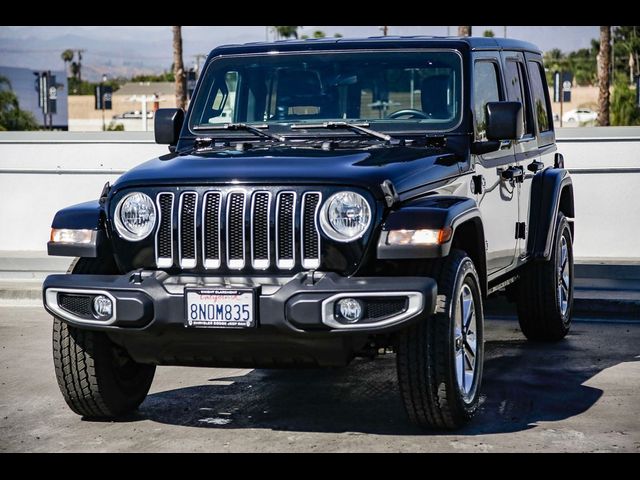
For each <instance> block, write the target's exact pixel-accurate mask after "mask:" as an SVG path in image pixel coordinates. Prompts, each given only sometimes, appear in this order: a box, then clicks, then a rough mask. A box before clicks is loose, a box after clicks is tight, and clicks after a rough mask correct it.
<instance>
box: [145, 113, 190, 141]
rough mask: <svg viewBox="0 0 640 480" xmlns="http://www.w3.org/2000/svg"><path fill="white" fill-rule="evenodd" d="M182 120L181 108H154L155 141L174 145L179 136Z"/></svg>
mask: <svg viewBox="0 0 640 480" xmlns="http://www.w3.org/2000/svg"><path fill="white" fill-rule="evenodd" d="M183 122H184V110H182V109H181V108H160V109H158V110H156V114H155V118H154V120H153V130H154V134H155V138H156V143H157V144H160V145H170V146H175V145H176V144H177V143H178V139H179V138H180V130H181V129H182V123H183Z"/></svg>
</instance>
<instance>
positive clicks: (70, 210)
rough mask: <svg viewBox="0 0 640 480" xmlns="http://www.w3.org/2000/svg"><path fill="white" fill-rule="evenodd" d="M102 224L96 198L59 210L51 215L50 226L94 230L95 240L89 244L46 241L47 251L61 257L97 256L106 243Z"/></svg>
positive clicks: (99, 207)
mask: <svg viewBox="0 0 640 480" xmlns="http://www.w3.org/2000/svg"><path fill="white" fill-rule="evenodd" d="M102 225H103V218H102V207H101V206H100V202H99V201H98V200H93V201H90V202H84V203H78V204H77V205H72V206H70V207H66V208H63V209H62V210H59V211H58V212H57V213H56V214H55V216H54V217H53V222H52V223H51V228H55V229H69V230H93V231H95V232H96V235H95V242H94V243H90V244H78V243H55V242H48V243H47V253H48V254H49V255H54V256H62V257H91V258H95V257H98V256H99V255H100V253H101V252H102V250H103V249H104V248H105V246H106V245H107V238H106V235H105V232H104V228H103V227H102Z"/></svg>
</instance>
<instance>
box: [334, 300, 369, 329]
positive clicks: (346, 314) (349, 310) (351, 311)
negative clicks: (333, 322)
mask: <svg viewBox="0 0 640 480" xmlns="http://www.w3.org/2000/svg"><path fill="white" fill-rule="evenodd" d="M337 310H338V313H339V314H340V316H341V317H342V319H343V320H344V321H345V322H347V323H356V322H357V321H358V320H361V319H362V314H363V313H364V311H363V308H362V304H361V303H360V302H359V301H358V300H356V299H355V298H342V299H340V300H338V309H337Z"/></svg>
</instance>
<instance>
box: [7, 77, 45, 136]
mask: <svg viewBox="0 0 640 480" xmlns="http://www.w3.org/2000/svg"><path fill="white" fill-rule="evenodd" d="M39 128H40V126H39V125H38V122H37V121H36V119H35V117H34V116H33V114H32V113H31V112H28V111H25V110H21V109H20V104H19V102H18V97H17V96H16V94H15V93H14V92H13V90H12V89H11V82H9V79H8V78H6V77H2V76H0V130H38V129H39Z"/></svg>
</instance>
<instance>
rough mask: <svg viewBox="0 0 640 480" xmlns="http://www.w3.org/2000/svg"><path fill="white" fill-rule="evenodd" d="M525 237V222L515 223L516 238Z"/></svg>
mask: <svg viewBox="0 0 640 480" xmlns="http://www.w3.org/2000/svg"><path fill="white" fill-rule="evenodd" d="M526 237H527V224H526V223H525V222H516V238H522V239H525V238H526Z"/></svg>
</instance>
